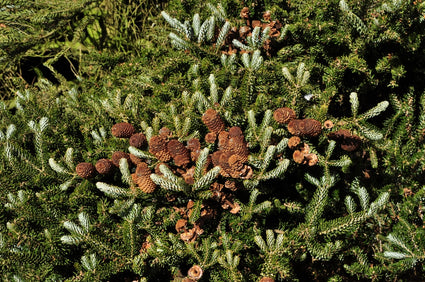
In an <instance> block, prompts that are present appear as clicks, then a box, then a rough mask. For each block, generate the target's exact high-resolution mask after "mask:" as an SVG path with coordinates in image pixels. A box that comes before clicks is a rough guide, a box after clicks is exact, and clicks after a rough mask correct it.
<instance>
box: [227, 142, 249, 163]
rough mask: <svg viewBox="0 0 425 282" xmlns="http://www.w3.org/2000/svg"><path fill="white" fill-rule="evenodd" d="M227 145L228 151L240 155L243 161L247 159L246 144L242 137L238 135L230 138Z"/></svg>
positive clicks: (247, 150)
mask: <svg viewBox="0 0 425 282" xmlns="http://www.w3.org/2000/svg"><path fill="white" fill-rule="evenodd" d="M228 146H229V148H228V150H229V151H230V152H233V153H234V154H237V155H239V156H241V157H242V158H243V160H244V162H247V161H248V156H249V149H248V144H247V143H246V142H245V140H244V139H243V138H240V137H233V138H230V139H229V142H228Z"/></svg>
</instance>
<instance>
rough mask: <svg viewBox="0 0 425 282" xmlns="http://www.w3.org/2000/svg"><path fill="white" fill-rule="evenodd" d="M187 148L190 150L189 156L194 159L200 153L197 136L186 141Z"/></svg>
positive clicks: (199, 143)
mask: <svg viewBox="0 0 425 282" xmlns="http://www.w3.org/2000/svg"><path fill="white" fill-rule="evenodd" d="M187 148H188V149H189V150H190V158H191V159H192V161H196V160H197V159H198V157H199V154H200V153H201V142H199V139H198V138H192V139H189V141H187Z"/></svg>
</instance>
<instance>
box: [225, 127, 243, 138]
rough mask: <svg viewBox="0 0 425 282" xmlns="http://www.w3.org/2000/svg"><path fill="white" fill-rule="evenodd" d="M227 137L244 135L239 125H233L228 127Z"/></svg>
mask: <svg viewBox="0 0 425 282" xmlns="http://www.w3.org/2000/svg"><path fill="white" fill-rule="evenodd" d="M229 137H230V138H233V137H244V136H243V132H242V129H241V128H240V127H239V126H233V127H231V128H229Z"/></svg>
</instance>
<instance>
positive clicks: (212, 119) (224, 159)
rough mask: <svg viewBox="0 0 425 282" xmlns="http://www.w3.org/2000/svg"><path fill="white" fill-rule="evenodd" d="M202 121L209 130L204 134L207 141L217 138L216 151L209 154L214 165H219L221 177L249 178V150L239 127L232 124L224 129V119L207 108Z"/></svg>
mask: <svg viewBox="0 0 425 282" xmlns="http://www.w3.org/2000/svg"><path fill="white" fill-rule="evenodd" d="M202 121H203V122H204V124H205V125H206V126H207V128H208V130H209V132H208V133H207V134H206V136H205V141H206V142H207V143H215V142H216V141H217V140H218V149H217V151H215V152H213V153H212V154H211V161H212V163H213V165H214V166H219V167H220V168H221V169H220V174H221V175H222V176H223V177H232V178H241V179H249V178H251V177H252V174H253V171H252V168H251V167H250V166H248V165H247V162H248V156H249V150H248V143H247V142H246V141H245V137H244V135H243V133H242V130H241V128H240V127H237V126H234V127H231V128H230V129H229V131H225V130H224V129H225V124H224V121H223V120H222V119H221V117H220V115H219V114H218V113H217V111H216V110H214V109H208V110H207V111H206V112H205V113H204V114H203V116H202Z"/></svg>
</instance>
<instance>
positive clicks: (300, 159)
mask: <svg viewBox="0 0 425 282" xmlns="http://www.w3.org/2000/svg"><path fill="white" fill-rule="evenodd" d="M292 159H293V160H294V161H295V162H296V163H299V164H305V159H304V154H303V153H302V152H301V151H299V150H295V151H294V153H293V154H292Z"/></svg>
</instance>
